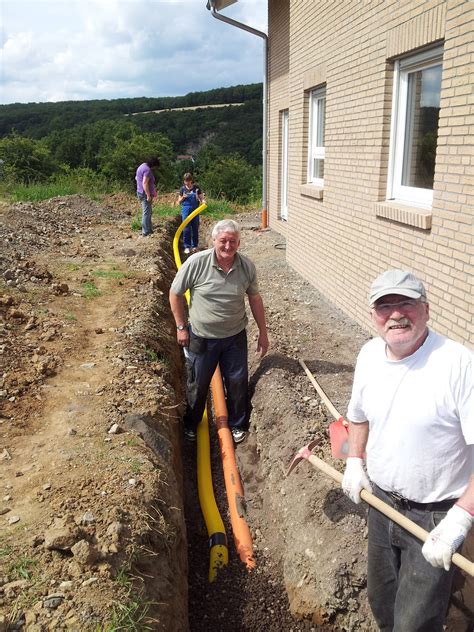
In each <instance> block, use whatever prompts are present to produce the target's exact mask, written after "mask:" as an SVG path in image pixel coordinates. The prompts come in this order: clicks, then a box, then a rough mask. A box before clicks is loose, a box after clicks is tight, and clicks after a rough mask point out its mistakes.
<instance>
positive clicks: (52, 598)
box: [43, 593, 64, 610]
mask: <svg viewBox="0 0 474 632" xmlns="http://www.w3.org/2000/svg"><path fill="white" fill-rule="evenodd" d="M63 601H64V595H62V594H61V593H57V594H54V595H48V596H47V597H46V599H45V600H44V601H43V608H49V609H50V610H54V609H55V608H57V607H58V606H60V605H61V604H62V602H63Z"/></svg>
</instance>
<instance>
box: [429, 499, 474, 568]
mask: <svg viewBox="0 0 474 632" xmlns="http://www.w3.org/2000/svg"><path fill="white" fill-rule="evenodd" d="M473 519H474V518H473V516H471V514H470V513H469V512H468V511H466V510H465V509H463V508H462V507H460V506H459V505H454V507H451V509H450V510H449V511H448V513H447V514H446V517H445V518H443V520H441V522H440V523H439V525H438V526H437V527H435V528H434V529H433V530H432V531H430V533H429V535H428V538H427V540H426V542H425V543H424V545H423V548H422V549H421V552H422V553H423V555H424V557H425V559H426V560H427V561H428V562H429V563H430V564H431V566H434V567H435V568H443V567H444V569H445V570H446V571H449V568H450V566H451V558H452V556H453V553H455V551H456V550H457V549H458V548H459V547H460V546H461V544H462V543H463V542H464V539H465V537H466V536H467V534H468V533H469V530H470V528H471V526H472V522H473Z"/></svg>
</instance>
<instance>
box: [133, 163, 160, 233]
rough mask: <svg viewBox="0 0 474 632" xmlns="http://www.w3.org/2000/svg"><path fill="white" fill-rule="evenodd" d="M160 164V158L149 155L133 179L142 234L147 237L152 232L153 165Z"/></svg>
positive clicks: (154, 193) (154, 189) (154, 194)
mask: <svg viewBox="0 0 474 632" xmlns="http://www.w3.org/2000/svg"><path fill="white" fill-rule="evenodd" d="M159 166H160V159H159V158H158V157H157V156H151V157H150V158H148V160H147V161H146V162H143V163H142V164H141V165H140V166H139V167H138V169H137V172H136V174H135V180H136V181H137V197H138V199H139V200H140V204H141V207H142V236H143V237H148V236H149V235H152V234H153V226H152V223H151V212H152V206H153V198H155V197H156V186H155V176H154V175H153V171H152V169H153V167H159Z"/></svg>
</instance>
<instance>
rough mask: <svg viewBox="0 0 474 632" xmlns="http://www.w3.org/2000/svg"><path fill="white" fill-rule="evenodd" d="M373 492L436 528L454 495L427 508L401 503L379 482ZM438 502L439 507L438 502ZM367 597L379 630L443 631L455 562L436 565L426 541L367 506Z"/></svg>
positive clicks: (420, 522)
mask: <svg viewBox="0 0 474 632" xmlns="http://www.w3.org/2000/svg"><path fill="white" fill-rule="evenodd" d="M374 494H375V495H376V496H377V497H378V498H380V499H381V500H383V501H384V502H385V503H387V504H388V505H390V507H393V508H394V509H396V510H397V511H398V512H400V513H401V514H403V515H404V516H406V517H407V518H409V519H410V520H412V521H413V522H415V523H416V524H418V525H419V526H420V527H422V528H423V529H425V531H431V530H432V529H434V528H435V527H436V526H437V525H438V524H439V523H440V522H441V520H442V519H443V518H444V517H445V516H446V512H447V510H448V507H447V506H443V507H442V508H441V505H446V504H448V505H449V506H451V505H453V504H454V503H455V500H452V501H445V502H443V503H432V504H431V505H430V506H428V505H427V506H426V509H419V508H408V507H407V508H405V507H402V506H399V505H398V504H397V503H396V502H394V500H393V499H392V498H391V497H390V496H389V495H388V494H387V493H386V492H384V491H383V490H382V489H380V487H378V486H376V485H374ZM436 505H439V508H436V507H435V506H436ZM368 539H369V545H368V574H367V596H368V599H369V604H370V607H371V609H372V613H373V615H374V618H375V620H376V622H377V624H378V626H379V629H380V631H381V632H442V630H443V623H444V620H445V616H446V611H447V609H448V602H449V596H450V593H451V583H452V579H453V572H454V566H452V565H451V569H450V570H449V571H448V572H446V571H445V570H444V568H433V566H431V564H429V563H428V562H427V561H426V560H425V558H424V557H423V554H422V552H421V547H422V543H421V542H420V541H419V540H418V539H417V538H415V536H414V535H411V533H409V532H408V531H405V529H403V528H402V527H400V526H399V525H398V524H396V523H395V522H392V521H391V520H389V519H388V518H387V517H386V516H384V515H383V514H382V513H380V512H379V511H377V510H376V509H374V508H373V507H370V509H369V538H368Z"/></svg>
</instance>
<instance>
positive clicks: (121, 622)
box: [107, 598, 157, 632]
mask: <svg viewBox="0 0 474 632" xmlns="http://www.w3.org/2000/svg"><path fill="white" fill-rule="evenodd" d="M152 604H153V602H151V601H142V600H141V599H139V598H138V599H136V600H133V599H129V600H128V601H127V602H126V603H118V604H117V605H116V606H114V610H113V615H112V624H111V627H110V628H108V630H107V632H120V631H122V630H127V631H130V632H147V631H148V630H150V631H152V630H154V629H155V628H154V627H153V624H154V623H157V622H155V621H153V620H150V619H149V617H148V611H149V610H150V606H151V605H152Z"/></svg>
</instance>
